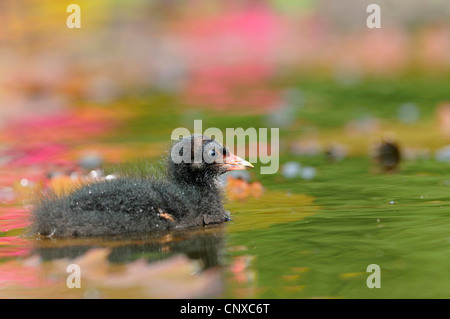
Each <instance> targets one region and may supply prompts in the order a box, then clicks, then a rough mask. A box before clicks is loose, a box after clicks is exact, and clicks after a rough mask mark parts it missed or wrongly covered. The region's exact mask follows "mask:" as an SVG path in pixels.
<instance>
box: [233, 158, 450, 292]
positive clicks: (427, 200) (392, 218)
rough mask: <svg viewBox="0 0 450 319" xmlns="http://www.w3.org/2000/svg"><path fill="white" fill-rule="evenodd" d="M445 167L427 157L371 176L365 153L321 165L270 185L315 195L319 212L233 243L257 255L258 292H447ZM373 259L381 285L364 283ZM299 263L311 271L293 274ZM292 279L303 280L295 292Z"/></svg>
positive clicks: (449, 245)
mask: <svg viewBox="0 0 450 319" xmlns="http://www.w3.org/2000/svg"><path fill="white" fill-rule="evenodd" d="M440 166H442V164H437V163H433V161H427V162H423V163H415V164H410V165H407V167H405V170H404V172H402V173H400V174H396V175H374V174H370V173H368V161H367V159H364V158H361V159H348V160H345V161H343V162H341V163H336V164H332V165H328V164H323V165H319V166H318V169H319V176H318V177H317V179H316V180H314V181H311V182H303V181H292V180H291V181H285V182H283V183H280V184H272V187H273V188H276V189H282V190H285V191H292V192H303V193H306V194H311V195H313V196H315V204H317V205H320V210H319V212H318V213H317V214H314V215H312V216H309V217H306V218H305V220H300V221H296V222H290V223H286V224H281V225H273V226H271V227H269V228H268V229H263V230H251V231H247V232H239V233H236V234H232V235H231V236H229V239H228V242H229V245H231V246H232V245H246V246H247V247H249V249H248V251H246V253H247V254H251V255H254V256H256V259H255V262H254V267H255V269H256V272H257V273H258V280H257V284H258V285H259V286H261V287H264V289H263V290H262V291H261V292H260V294H258V296H259V297H268V298H272V297H280V298H296V297H344V298H372V297H373V298H428V297H434V298H448V297H449V291H448V286H449V284H450V275H449V274H448V269H449V267H450V258H449V251H450V236H449V235H450V232H449V230H450V215H449V213H450V211H449V200H448V194H449V191H450V186H449V184H450V174H448V172H447V173H443V172H441V171H443V170H445V169H442V168H441V167H440ZM422 167H427V168H428V172H429V173H430V174H429V175H427V176H423V175H421V174H420V173H419V172H420V171H421V168H422ZM433 167H434V170H433ZM270 179H271V177H268V178H267V180H270ZM370 264H377V265H379V266H380V268H381V288H380V289H376V288H373V289H369V288H368V287H367V285H366V279H367V277H368V276H369V275H370V274H371V273H367V272H366V269H367V266H368V265H370ZM299 267H307V270H306V271H304V272H302V273H300V274H299V276H298V277H296V276H295V275H296V274H298V272H296V271H295V269H296V268H299ZM346 274H347V275H346ZM286 275H288V278H287V279H286V280H283V276H286ZM289 275H290V276H289ZM291 285H302V286H304V287H303V289H302V290H300V291H298V290H294V291H293V292H292V291H289V290H288V289H286V287H289V286H291Z"/></svg>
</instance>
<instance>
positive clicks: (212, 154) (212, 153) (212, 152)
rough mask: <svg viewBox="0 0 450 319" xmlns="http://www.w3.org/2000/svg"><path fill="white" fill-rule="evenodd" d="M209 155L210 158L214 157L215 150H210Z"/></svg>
mask: <svg viewBox="0 0 450 319" xmlns="http://www.w3.org/2000/svg"><path fill="white" fill-rule="evenodd" d="M209 155H211V156H212V157H216V155H217V153H216V150H215V149H212V150H211V151H210V152H209Z"/></svg>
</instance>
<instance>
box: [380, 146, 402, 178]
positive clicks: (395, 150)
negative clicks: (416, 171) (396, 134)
mask: <svg viewBox="0 0 450 319" xmlns="http://www.w3.org/2000/svg"><path fill="white" fill-rule="evenodd" d="M376 159H377V161H378V163H379V164H380V166H381V167H382V169H383V170H384V171H385V172H393V171H395V170H396V169H397V167H398V165H399V163H400V160H401V153H400V148H399V147H398V145H397V144H396V143H395V142H394V141H393V140H384V141H383V142H382V143H381V144H380V145H379V146H378V149H377V156H376Z"/></svg>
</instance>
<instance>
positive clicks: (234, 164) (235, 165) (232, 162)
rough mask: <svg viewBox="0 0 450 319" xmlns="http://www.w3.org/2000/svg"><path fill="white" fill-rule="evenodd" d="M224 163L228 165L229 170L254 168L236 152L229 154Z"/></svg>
mask: <svg viewBox="0 0 450 319" xmlns="http://www.w3.org/2000/svg"><path fill="white" fill-rule="evenodd" d="M223 165H225V166H226V168H227V171H236V170H243V169H250V168H253V165H252V164H250V163H249V162H247V161H246V160H244V159H242V158H240V157H239V156H236V155H234V154H230V155H229V156H227V157H226V158H225V159H224V162H223Z"/></svg>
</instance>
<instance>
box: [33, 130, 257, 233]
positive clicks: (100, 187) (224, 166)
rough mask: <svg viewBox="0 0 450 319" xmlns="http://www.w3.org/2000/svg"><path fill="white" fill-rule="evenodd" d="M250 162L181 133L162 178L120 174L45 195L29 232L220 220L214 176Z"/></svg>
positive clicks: (124, 229)
mask: <svg viewBox="0 0 450 319" xmlns="http://www.w3.org/2000/svg"><path fill="white" fill-rule="evenodd" d="M180 160H181V161H180ZM252 167H253V165H251V164H250V163H249V162H247V161H245V160H243V159H241V158H239V157H237V156H235V155H233V154H231V153H230V152H229V151H228V149H227V148H225V147H223V146H222V145H221V144H220V143H218V142H217V141H215V140H214V139H211V138H209V137H206V136H202V135H192V136H190V137H185V138H183V139H181V140H179V141H178V142H176V143H175V144H174V145H173V147H172V150H171V155H170V156H169V157H168V159H167V167H166V178H153V177H144V178H131V177H121V178H117V179H113V180H105V181H101V182H96V183H93V184H90V185H86V186H84V187H82V188H81V189H78V190H77V191H75V192H73V193H72V194H70V195H67V196H64V197H58V196H56V195H52V196H48V197H46V198H44V199H42V200H41V201H40V202H39V204H38V205H37V206H36V208H35V209H34V211H33V213H34V214H33V218H34V220H33V226H32V232H33V234H39V235H44V236H50V237H53V236H55V237H77V236H80V237H85V236H105V235H115V234H126V233H138V232H152V231H157V230H167V229H173V228H185V227H191V226H199V225H205V224H214V223H222V222H225V221H227V220H229V213H228V212H227V211H226V210H225V209H224V207H223V202H222V187H221V185H220V183H219V182H218V177H219V176H220V175H221V174H223V173H225V172H227V171H230V170H239V169H248V168H252Z"/></svg>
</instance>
